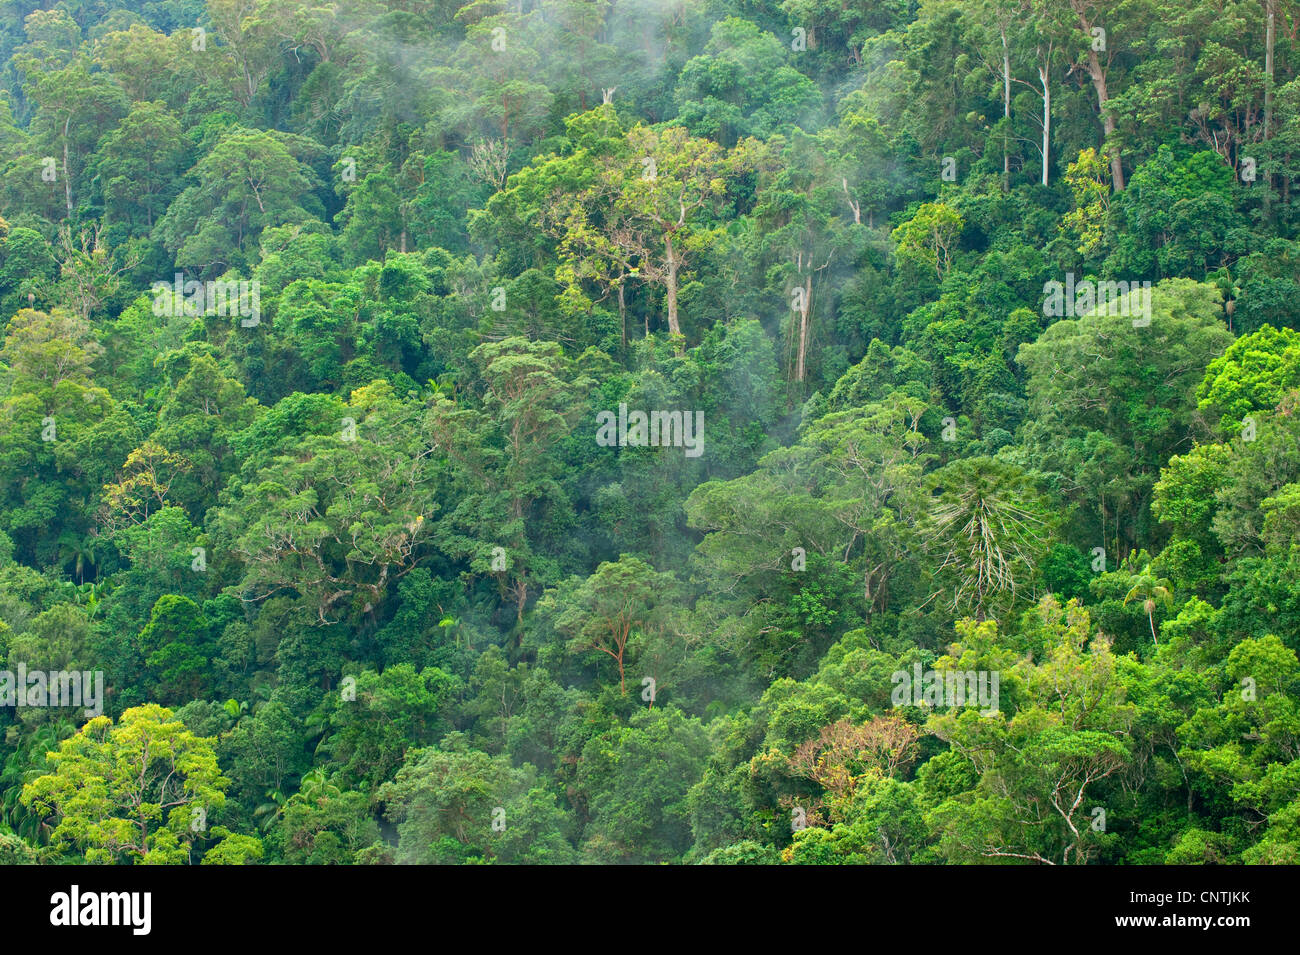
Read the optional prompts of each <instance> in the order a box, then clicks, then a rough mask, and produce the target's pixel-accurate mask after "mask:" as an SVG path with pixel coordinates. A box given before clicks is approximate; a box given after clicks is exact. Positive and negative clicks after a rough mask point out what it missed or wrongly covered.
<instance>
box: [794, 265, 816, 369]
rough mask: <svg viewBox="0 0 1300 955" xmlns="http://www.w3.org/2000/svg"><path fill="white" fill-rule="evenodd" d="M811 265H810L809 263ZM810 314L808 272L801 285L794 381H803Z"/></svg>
mask: <svg viewBox="0 0 1300 955" xmlns="http://www.w3.org/2000/svg"><path fill="white" fill-rule="evenodd" d="M809 264H811V263H809ZM811 312H812V272H811V271H810V272H808V274H807V276H806V277H805V278H804V283H803V302H802V307H801V308H800V309H799V347H798V351H797V352H796V355H795V361H794V380H795V381H803V380H804V376H805V370H804V369H805V365H806V361H807V356H808V319H809V314H810V313H811Z"/></svg>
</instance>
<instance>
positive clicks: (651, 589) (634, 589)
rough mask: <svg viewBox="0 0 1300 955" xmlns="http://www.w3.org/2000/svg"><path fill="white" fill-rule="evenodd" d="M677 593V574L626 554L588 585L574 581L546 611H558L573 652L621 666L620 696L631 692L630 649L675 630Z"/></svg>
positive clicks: (604, 567)
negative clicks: (637, 641) (651, 635)
mask: <svg viewBox="0 0 1300 955" xmlns="http://www.w3.org/2000/svg"><path fill="white" fill-rule="evenodd" d="M677 589H678V588H677V581H676V579H675V578H674V577H673V575H672V574H666V573H658V572H656V571H655V569H654V568H653V567H651V566H650V565H649V564H647V563H646V562H645V561H643V560H640V559H638V558H636V557H633V556H631V555H630V554H624V555H623V556H621V557H620V558H619V559H618V560H617V561H616V562H613V563H611V562H609V561H606V562H605V563H603V564H601V565H600V566H599V567H597V568H596V572H595V573H593V574H592V575H591V576H590V577H588V578H587V579H586V580H584V581H579V580H578V579H577V578H571V579H570V580H569V581H568V582H567V583H566V584H565V586H563V587H562V588H560V592H559V593H558V594H554V595H552V596H551V597H550V599H549V601H548V603H547V607H548V608H554V609H555V610H556V617H555V628H556V629H557V630H559V631H560V632H561V633H563V634H565V635H566V636H567V637H568V638H569V644H568V648H569V652H571V653H585V652H587V651H590V650H595V651H598V652H600V653H603V654H605V655H606V656H608V657H609V658H610V659H611V660H613V661H614V663H615V665H616V666H617V667H618V691H619V693H626V692H627V682H626V679H625V675H624V674H625V670H626V664H627V651H628V645H629V643H631V642H632V640H633V639H634V638H635V637H637V636H643V635H645V634H646V633H648V632H649V631H650V630H652V629H656V628H664V627H669V626H671V621H670V620H669V619H668V614H669V613H670V612H671V608H672V607H673V603H674V599H673V598H674V596H675V594H676V593H677Z"/></svg>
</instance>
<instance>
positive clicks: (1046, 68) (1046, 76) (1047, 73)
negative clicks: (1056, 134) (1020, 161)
mask: <svg viewBox="0 0 1300 955" xmlns="http://www.w3.org/2000/svg"><path fill="white" fill-rule="evenodd" d="M1051 56H1052V54H1051V51H1050V50H1049V51H1048V54H1047V59H1045V60H1043V62H1042V64H1041V65H1039V67H1038V78H1039V80H1040V81H1041V82H1042V84H1043V185H1044V186H1045V185H1047V160H1048V157H1049V156H1050V155H1051V152H1050V151H1051V145H1050V143H1051V139H1052V78H1051V62H1052V60H1051Z"/></svg>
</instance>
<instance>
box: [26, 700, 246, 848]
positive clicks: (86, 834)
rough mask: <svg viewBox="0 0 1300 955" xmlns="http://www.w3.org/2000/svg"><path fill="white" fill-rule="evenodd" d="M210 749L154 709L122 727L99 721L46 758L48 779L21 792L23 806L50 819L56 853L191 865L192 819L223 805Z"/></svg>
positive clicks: (208, 742)
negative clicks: (73, 851)
mask: <svg viewBox="0 0 1300 955" xmlns="http://www.w3.org/2000/svg"><path fill="white" fill-rule="evenodd" d="M214 743H215V741H214V740H213V739H210V738H205V737H201V736H195V735H194V734H193V733H191V732H190V731H189V730H187V729H186V728H185V726H184V725H183V724H182V723H181V722H180V721H179V720H176V719H173V717H172V711H171V710H169V709H166V708H164V707H161V706H158V705H156V704H149V705H147V706H139V707H135V708H133V709H129V710H127V711H126V712H124V713H123V714H122V716H121V718H120V719H119V720H118V722H117V725H114V724H113V721H112V719H110V718H109V717H107V716H97V717H95V718H94V719H92V720H90V721H89V722H88V723H87V724H86V725H85V726H84V727H82V729H81V730H80V731H79V732H78V733H77V734H76V735H75V736H72V737H70V738H69V739H66V740H64V741H63V742H62V743H60V744H59V748H58V750H57V751H56V752H53V753H51V754H50V755H49V757H48V759H49V763H50V765H51V767H52V771H51V772H49V773H47V774H46V775H43V776H41V777H39V778H38V779H35V780H33V781H32V782H30V783H28V784H27V785H25V786H24V787H23V795H22V801H23V804H24V805H27V806H31V807H32V808H33V810H35V811H37V812H39V813H41V814H42V815H44V816H47V817H52V818H53V820H54V822H53V825H49V824H48V823H47V827H48V830H49V835H50V840H51V843H52V844H54V845H56V846H58V847H60V848H65V849H66V848H73V847H75V848H77V849H79V850H81V851H82V852H84V854H85V857H86V860H87V861H89V862H92V863H94V862H98V863H111V862H123V861H129V862H138V863H142V864H145V865H159V864H163V865H176V864H178V863H185V862H187V861H188V860H189V858H190V854H191V852H192V851H193V850H194V849H195V845H194V843H195V842H196V841H197V839H198V838H201V837H199V836H198V834H197V833H196V831H195V829H194V827H193V826H192V820H193V818H194V814H195V811H202V812H204V813H208V812H212V813H216V812H217V811H219V810H220V809H221V807H222V806H224V805H225V801H226V795H225V790H226V786H227V784H228V783H229V780H227V779H226V778H225V777H224V776H223V775H222V774H221V770H220V769H219V767H218V766H217V758H216V755H215V753H214V752H213V745H214ZM225 838H227V839H229V838H231V836H226V837H225Z"/></svg>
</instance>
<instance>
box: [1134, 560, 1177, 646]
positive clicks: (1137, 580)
mask: <svg viewBox="0 0 1300 955" xmlns="http://www.w3.org/2000/svg"><path fill="white" fill-rule="evenodd" d="M1128 582H1129V591H1128V594H1127V595H1125V597H1124V604H1125V606H1127V605H1128V602H1129V601H1130V600H1137V599H1140V600H1141V601H1142V609H1143V610H1145V611H1146V612H1147V623H1149V624H1150V625H1151V641H1152V642H1153V643H1155V644H1156V646H1159V645H1160V641H1159V640H1157V639H1156V621H1155V617H1154V616H1153V614H1154V613H1155V609H1156V601H1157V600H1159V601H1160V602H1161V603H1163V604H1164V605H1165V606H1166V607H1172V606H1173V605H1174V585H1173V584H1171V583H1170V582H1169V581H1168V579H1166V578H1164V577H1157V576H1156V573H1155V571H1154V570H1152V569H1151V564H1150V563H1147V565H1146V566H1145V567H1143V568H1142V570H1140V571H1139V572H1138V573H1136V574H1131V575H1129V579H1128Z"/></svg>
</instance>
